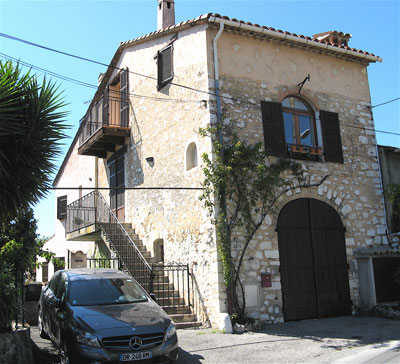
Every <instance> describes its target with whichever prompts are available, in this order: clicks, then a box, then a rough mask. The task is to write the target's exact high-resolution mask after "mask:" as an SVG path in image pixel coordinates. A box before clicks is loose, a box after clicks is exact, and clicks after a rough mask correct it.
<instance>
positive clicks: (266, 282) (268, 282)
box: [261, 273, 272, 287]
mask: <svg viewBox="0 0 400 364" xmlns="http://www.w3.org/2000/svg"><path fill="white" fill-rule="evenodd" d="M261 287H272V279H271V273H261Z"/></svg>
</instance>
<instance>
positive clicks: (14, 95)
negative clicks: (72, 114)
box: [0, 62, 67, 220]
mask: <svg viewBox="0 0 400 364" xmlns="http://www.w3.org/2000/svg"><path fill="white" fill-rule="evenodd" d="M64 106H65V104H64V103H63V101H62V99H61V94H60V92H59V90H58V87H56V85H55V84H54V83H51V82H47V81H46V79H44V80H43V81H42V82H40V83H39V81H38V79H37V77H36V76H34V75H31V74H30V73H29V72H28V73H26V74H23V73H22V71H21V69H20V67H19V65H18V64H17V65H15V66H14V65H13V64H12V63H11V62H5V63H2V62H0V206H1V209H0V220H3V219H4V218H5V217H7V216H12V215H13V214H15V213H16V211H17V210H18V209H19V208H22V207H25V206H28V205H29V204H35V203H37V202H38V201H39V199H40V198H42V197H43V196H45V195H46V193H47V191H48V189H49V188H50V187H51V181H52V173H53V172H54V171H55V165H54V162H55V159H56V157H57V156H58V155H59V154H60V152H61V144H60V141H61V139H63V138H64V137H65V134H64V132H65V130H66V128H67V126H66V125H65V124H64V118H65V116H66V112H64V111H61V110H62V108H63V107H64Z"/></svg>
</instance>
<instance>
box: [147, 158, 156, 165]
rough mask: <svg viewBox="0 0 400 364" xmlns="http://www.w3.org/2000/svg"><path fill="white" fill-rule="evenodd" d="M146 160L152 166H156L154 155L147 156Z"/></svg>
mask: <svg viewBox="0 0 400 364" xmlns="http://www.w3.org/2000/svg"><path fill="white" fill-rule="evenodd" d="M146 162H147V163H148V164H149V166H150V167H154V157H147V158H146Z"/></svg>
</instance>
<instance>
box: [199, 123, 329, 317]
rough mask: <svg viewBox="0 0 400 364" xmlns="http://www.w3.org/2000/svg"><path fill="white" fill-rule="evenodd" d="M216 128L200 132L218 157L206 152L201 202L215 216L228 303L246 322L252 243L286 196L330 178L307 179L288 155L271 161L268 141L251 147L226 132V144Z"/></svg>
mask: <svg viewBox="0 0 400 364" xmlns="http://www.w3.org/2000/svg"><path fill="white" fill-rule="evenodd" d="M216 131H217V129H215V128H207V129H201V130H200V134H201V135H203V136H207V137H210V138H211V139H212V144H213V158H210V156H209V155H208V154H207V153H204V154H203V155H202V157H203V161H204V164H205V166H204V168H203V172H204V175H205V179H204V182H203V188H204V190H203V194H202V196H201V197H200V200H201V201H202V202H203V206H204V207H205V208H206V209H208V211H209V214H210V215H213V216H214V219H213V223H214V225H215V227H216V233H217V249H218V253H219V256H220V258H221V261H222V266H223V273H224V282H225V285H226V288H227V293H228V305H230V302H229V301H230V299H231V300H232V307H229V310H230V311H232V312H230V313H233V316H234V317H235V320H237V321H238V322H240V323H245V322H246V320H247V317H246V314H245V308H246V301H245V296H244V288H243V285H242V282H241V279H240V270H241V267H242V262H243V258H244V257H245V254H246V250H247V248H248V246H249V244H250V242H251V241H252V239H253V237H254V235H255V234H256V232H257V231H258V229H259V228H260V227H261V225H262V224H263V222H264V220H265V218H266V216H267V215H268V214H270V213H271V212H272V211H273V210H274V208H275V204H276V202H277V200H278V198H279V197H280V196H282V195H283V194H285V193H287V192H288V191H290V190H292V189H294V188H309V187H316V186H319V185H320V184H322V183H323V182H324V181H325V180H326V178H327V177H328V176H325V177H323V178H321V180H320V181H319V182H317V183H311V181H310V179H309V178H306V177H304V175H303V170H302V167H301V164H300V163H297V162H295V161H293V160H290V159H286V158H283V159H277V160H276V161H275V162H271V160H270V158H269V154H268V152H267V151H265V150H264V148H263V143H257V144H255V145H250V144H248V143H246V142H243V141H241V140H240V139H239V137H238V136H237V135H234V134H230V133H229V131H226V130H225V131H224V134H225V140H229V141H227V142H226V143H225V142H224V145H222V144H221V143H220V141H219V139H217V138H216V137H215V135H216ZM235 234H238V235H241V236H244V238H245V241H244V244H243V248H242V249H241V251H240V252H239V255H238V257H237V258H236V259H235V260H234V259H233V257H232V254H231V240H232V237H233V236H234V235H235Z"/></svg>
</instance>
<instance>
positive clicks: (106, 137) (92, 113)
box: [79, 97, 129, 157]
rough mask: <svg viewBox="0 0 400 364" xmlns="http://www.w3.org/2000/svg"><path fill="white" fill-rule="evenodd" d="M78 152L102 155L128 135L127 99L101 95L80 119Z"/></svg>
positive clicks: (112, 149)
mask: <svg viewBox="0 0 400 364" xmlns="http://www.w3.org/2000/svg"><path fill="white" fill-rule="evenodd" d="M81 124H83V126H82V129H81V132H80V134H79V154H85V155H95V156H99V157H104V156H105V153H106V152H107V151H114V150H115V145H118V144H119V145H123V144H124V142H125V137H126V136H129V101H128V99H126V100H124V99H121V98H105V97H102V98H101V99H100V100H99V101H98V102H97V103H96V104H94V106H93V107H92V108H91V109H90V110H89V111H88V112H87V114H86V115H85V116H84V118H83V119H82V120H81Z"/></svg>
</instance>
